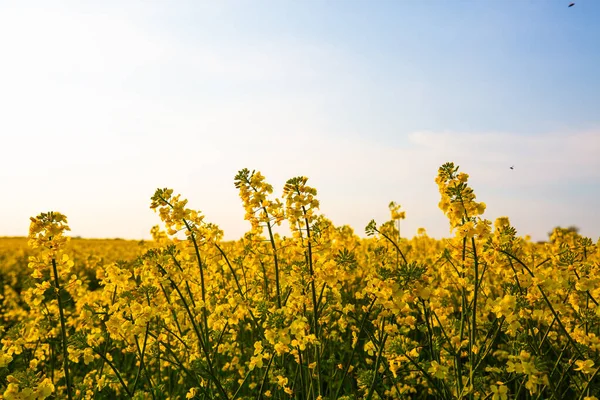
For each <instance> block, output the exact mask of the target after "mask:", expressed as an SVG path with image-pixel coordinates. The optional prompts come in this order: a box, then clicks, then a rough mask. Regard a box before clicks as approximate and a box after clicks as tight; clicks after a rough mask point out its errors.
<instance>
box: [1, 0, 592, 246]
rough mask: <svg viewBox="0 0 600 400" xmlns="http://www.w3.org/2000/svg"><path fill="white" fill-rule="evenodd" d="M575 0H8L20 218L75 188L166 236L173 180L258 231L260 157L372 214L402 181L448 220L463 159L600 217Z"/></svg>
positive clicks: (347, 213) (362, 220) (527, 198)
mask: <svg viewBox="0 0 600 400" xmlns="http://www.w3.org/2000/svg"><path fill="white" fill-rule="evenodd" d="M568 3H569V2H568V1H562V0H506V1H504V0H502V1H501V0H489V1H483V0H472V1H466V0H465V1H441V0H440V1H433V0H424V1H401V0H397V1H383V0H377V1H293V2H292V1H274V0H273V1H221V2H212V1H211V2H200V1H173V2H166V1H154V2H148V1H126V2H120V1H114V2H91V1H90V2H83V1H77V2H75V1H72V2H52V4H50V3H47V2H41V1H40V2H38V3H36V2H28V3H27V4H25V3H24V2H16V1H15V2H0V54H2V59H3V62H2V63H0V110H2V112H1V114H2V118H0V138H1V139H2V143H3V146H2V147H0V182H2V185H3V187H4V188H5V191H4V193H5V195H4V196H3V200H2V206H3V207H0V210H1V211H0V221H2V222H1V223H0V235H25V234H26V233H27V228H28V221H29V219H28V218H29V216H31V215H35V214H38V213H39V212H42V211H47V210H50V209H54V210H57V211H61V212H63V213H65V214H66V215H67V216H68V217H69V220H70V224H71V227H72V230H73V234H75V235H81V236H86V237H125V238H142V237H148V236H149V233H148V232H149V229H150V227H151V226H152V225H155V224H157V223H158V222H159V219H158V217H157V216H156V215H154V214H153V212H152V211H151V210H149V209H148V205H149V198H150V196H151V195H152V193H153V191H154V189H155V188H156V187H172V188H173V189H174V190H175V191H176V192H181V193H182V194H183V196H184V197H187V198H189V200H190V205H191V206H193V207H195V208H198V209H200V210H202V211H203V212H204V213H205V214H206V216H207V217H206V218H207V220H209V221H212V222H215V223H217V224H219V225H220V226H221V227H222V228H223V229H224V230H225V234H226V238H237V237H239V236H240V235H241V234H242V233H243V232H244V231H245V230H246V229H247V228H248V226H249V225H248V224H247V222H245V221H243V214H244V212H243V209H242V207H241V204H240V201H239V199H238V198H237V193H236V190H235V188H234V186H233V177H234V175H235V173H236V172H237V171H238V170H239V169H242V168H244V167H247V168H250V169H258V170H260V171H261V172H262V173H263V174H264V175H265V176H266V177H267V180H268V181H269V182H271V183H272V184H273V186H274V187H275V194H276V195H279V194H280V193H281V188H282V187H283V184H284V183H285V180H286V179H288V178H290V177H293V176H297V175H306V176H308V177H309V182H310V183H311V184H312V185H313V186H315V187H316V188H317V189H318V191H319V198H320V200H321V204H322V207H321V209H322V211H323V212H324V213H325V214H326V215H327V216H328V217H330V218H331V219H332V220H333V221H334V223H336V224H339V225H341V224H349V225H351V226H353V227H354V228H355V231H356V232H358V233H360V234H362V232H363V229H364V226H365V225H366V224H367V223H368V221H369V220H370V219H371V218H375V219H377V220H378V221H380V222H383V221H384V220H385V219H387V217H388V211H387V207H386V206H387V204H388V203H389V201H391V200H394V201H396V202H398V203H400V204H402V206H403V208H404V209H405V210H406V211H407V219H406V221H404V222H403V228H402V230H403V233H405V234H406V235H413V234H414V233H415V232H416V230H417V228H418V227H425V228H426V229H427V230H428V232H429V233H430V234H431V235H433V236H436V237H442V236H447V235H448V224H447V222H446V220H445V218H444V216H443V215H442V214H441V211H439V209H438V208H437V202H438V201H439V195H438V193H437V188H436V186H435V183H434V181H433V180H434V178H435V175H436V172H437V168H438V167H439V165H441V164H442V163H443V162H445V161H454V162H455V163H456V164H459V165H461V169H462V170H464V171H465V172H467V173H469V174H470V176H471V183H472V186H473V187H474V189H475V192H476V194H477V195H478V199H479V200H481V201H485V202H486V203H487V204H488V211H487V212H486V216H487V218H489V219H492V220H493V219H495V218H496V217H498V216H503V215H508V216H509V217H510V218H511V221H512V223H513V224H514V225H515V227H516V228H517V230H518V231H519V232H520V233H521V234H530V235H532V236H533V238H534V239H544V238H545V236H546V233H547V232H548V231H549V230H550V229H551V228H552V227H553V226H555V225H577V226H579V227H580V228H581V230H582V233H583V234H585V235H588V236H591V237H592V238H594V239H597V238H598V237H599V236H600V213H599V212H597V210H596V207H597V202H594V200H595V199H597V198H598V196H599V195H600V161H599V160H600V157H598V154H599V153H600V114H599V113H598V110H600V74H599V73H598V70H600V52H598V51H597V49H598V48H599V47H598V46H599V45H600V24H598V21H599V19H600V2H597V1H593V0H579V1H576V5H575V6H574V7H571V8H568V7H567V5H568ZM511 165H514V166H515V169H514V170H510V169H509V166H511Z"/></svg>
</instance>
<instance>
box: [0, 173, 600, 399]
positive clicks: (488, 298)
mask: <svg viewBox="0 0 600 400" xmlns="http://www.w3.org/2000/svg"><path fill="white" fill-rule="evenodd" d="M436 183H437V185H438V186H439V192H440V196H441V198H440V203H439V206H440V208H441V210H442V211H443V212H444V213H445V215H446V216H447V217H448V220H449V223H450V227H451V229H452V235H453V236H452V237H451V238H449V239H445V240H435V239H433V238H430V237H428V236H427V234H426V233H425V231H424V230H420V231H419V233H418V235H417V236H416V237H414V238H412V239H410V240H409V239H404V238H402V239H400V238H399V232H398V229H397V222H398V220H400V219H401V218H403V217H404V213H403V212H401V211H400V207H399V206H398V205H397V204H395V203H391V204H390V206H389V207H390V212H391V218H390V220H389V221H387V222H385V223H383V224H378V223H376V222H375V221H371V223H369V224H368V225H367V227H366V234H367V236H368V237H367V238H366V239H361V238H360V237H359V236H357V235H356V234H355V233H354V232H353V230H352V229H351V228H349V227H348V226H342V227H336V226H334V225H333V224H332V223H331V222H330V221H329V220H328V219H327V218H326V217H325V216H323V215H322V214H320V213H319V211H318V210H319V202H318V200H317V197H316V195H317V191H316V189H314V188H312V187H310V186H309V185H308V183H307V178H305V177H297V178H293V179H290V180H289V181H288V182H287V183H286V185H285V187H284V188H283V195H282V197H279V198H277V197H276V196H273V188H272V187H271V186H270V185H269V184H268V183H267V182H266V181H265V178H264V177H263V176H262V175H261V174H260V173H259V172H254V171H249V170H246V169H244V170H242V171H240V172H239V173H238V174H237V175H236V176H235V186H236V188H237V189H239V194H240V198H241V200H242V203H243V206H244V208H245V210H246V219H247V220H248V221H250V222H251V224H252V229H251V230H250V231H249V232H248V233H247V234H245V235H244V237H243V238H241V239H240V240H238V241H235V242H228V241H224V240H222V235H223V233H222V231H220V230H219V228H218V227H217V226H216V225H214V224H211V223H210V222H207V221H206V220H205V217H204V215H202V214H201V213H200V212H199V211H196V210H192V209H189V208H187V207H186V200H184V199H182V198H181V197H180V195H176V194H174V192H173V190H171V189H159V190H157V191H156V193H155V194H154V196H152V199H151V205H150V207H151V208H152V209H154V210H156V211H157V213H158V215H159V216H160V220H161V221H162V225H160V226H157V227H155V228H153V230H152V235H153V240H151V241H146V242H139V243H138V242H132V241H124V240H84V239H70V238H69V236H68V235H67V233H68V231H69V227H68V224H67V218H66V216H64V215H62V214H60V213H58V212H49V213H43V214H40V215H38V216H37V217H35V218H32V219H31V226H30V231H29V238H28V240H25V239H19V238H5V239H2V240H0V311H1V314H0V315H1V320H0V338H1V347H0V398H4V399H7V400H9V399H47V398H48V399H50V398H56V399H116V398H123V399H127V398H133V399H153V400H154V399H223V400H225V399H227V400H234V399H261V398H262V399H314V400H317V399H322V400H325V399H363V398H364V399H409V398H411V399H426V398H427V399H455V398H456V399H462V398H465V399H491V400H505V399H580V400H582V399H585V400H598V398H599V397H600V376H598V372H599V371H600V353H599V350H600V336H599V335H600V333H599V330H600V305H599V304H598V301H600V251H599V250H598V244H599V243H594V242H593V241H592V240H591V239H588V238H584V237H581V236H579V235H578V234H577V233H576V232H572V231H569V230H566V229H560V228H557V229H555V230H554V231H553V233H552V235H551V237H550V240H549V242H547V243H541V244H538V243H533V242H531V241H530V240H529V239H527V238H522V237H519V236H517V233H516V231H515V229H514V228H513V227H511V225H510V222H509V220H508V218H499V219H497V220H496V221H495V222H494V223H492V222H491V221H488V220H486V219H485V218H484V212H485V204H484V203H482V202H478V201H476V197H475V194H474V192H473V190H472V189H471V188H470V187H469V185H468V175H467V174H465V173H462V172H459V171H458V167H456V166H454V164H452V163H447V164H444V165H443V166H442V167H440V169H439V171H438V176H437V178H436ZM282 223H286V224H289V226H290V228H291V232H292V234H291V236H289V237H283V236H280V235H278V234H275V233H274V232H273V228H274V226H276V225H279V224H282Z"/></svg>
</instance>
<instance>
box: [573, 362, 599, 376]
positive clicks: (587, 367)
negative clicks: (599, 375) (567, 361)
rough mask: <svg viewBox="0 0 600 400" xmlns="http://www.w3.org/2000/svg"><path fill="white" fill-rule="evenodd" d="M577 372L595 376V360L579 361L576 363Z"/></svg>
mask: <svg viewBox="0 0 600 400" xmlns="http://www.w3.org/2000/svg"><path fill="white" fill-rule="evenodd" d="M575 365H577V367H575V371H581V372H583V373H584V374H593V373H594V371H595V370H594V368H592V367H593V366H594V361H593V360H577V361H575Z"/></svg>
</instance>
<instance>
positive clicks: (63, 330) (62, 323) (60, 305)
mask: <svg viewBox="0 0 600 400" xmlns="http://www.w3.org/2000/svg"><path fill="white" fill-rule="evenodd" d="M52 270H53V272H54V286H55V288H56V298H57V299H58V311H59V313H60V328H61V329H60V330H61V337H62V348H63V368H64V370H65V381H66V382H67V397H68V398H69V400H73V396H72V394H71V380H70V379H69V352H68V350H67V328H66V324H65V314H64V311H63V303H62V299H61V297H60V294H61V287H60V281H59V280H58V269H57V268H56V260H55V259H54V258H53V259H52Z"/></svg>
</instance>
